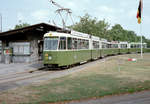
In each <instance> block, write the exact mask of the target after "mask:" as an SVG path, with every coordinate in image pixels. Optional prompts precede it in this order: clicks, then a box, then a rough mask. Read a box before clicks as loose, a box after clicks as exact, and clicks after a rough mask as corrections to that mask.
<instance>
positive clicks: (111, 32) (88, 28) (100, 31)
mask: <svg viewBox="0 0 150 104" xmlns="http://www.w3.org/2000/svg"><path fill="white" fill-rule="evenodd" d="M109 27H110V25H109V23H108V22H106V21H105V20H100V21H98V20H97V18H91V16H90V15H89V14H85V15H84V16H83V17H80V21H79V22H78V23H76V24H75V25H73V26H70V28H72V29H73V30H76V31H79V32H83V33H87V34H91V35H95V36H98V37H100V38H105V39H107V40H108V41H127V42H140V36H137V35H136V33H135V32H134V31H130V30H125V29H124V28H123V27H122V26H121V25H120V24H116V25H114V26H112V28H111V29H108V28H109ZM143 42H146V43H147V45H148V46H150V40H148V39H146V38H145V37H144V36H143Z"/></svg>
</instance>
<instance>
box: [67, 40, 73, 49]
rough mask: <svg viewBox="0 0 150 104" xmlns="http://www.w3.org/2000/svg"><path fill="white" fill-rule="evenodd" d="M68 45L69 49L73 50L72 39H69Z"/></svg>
mask: <svg viewBox="0 0 150 104" xmlns="http://www.w3.org/2000/svg"><path fill="white" fill-rule="evenodd" d="M67 45H68V49H72V38H68V40H67Z"/></svg>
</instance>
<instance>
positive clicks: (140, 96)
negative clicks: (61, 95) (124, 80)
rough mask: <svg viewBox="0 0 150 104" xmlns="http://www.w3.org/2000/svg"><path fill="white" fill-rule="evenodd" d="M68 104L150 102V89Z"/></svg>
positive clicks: (146, 103)
mask: <svg viewBox="0 0 150 104" xmlns="http://www.w3.org/2000/svg"><path fill="white" fill-rule="evenodd" d="M66 104H150V91H144V92H139V93H134V94H126V95H120V96H109V97H104V98H99V99H91V100H85V101H78V102H77V101H76V102H70V103H66Z"/></svg>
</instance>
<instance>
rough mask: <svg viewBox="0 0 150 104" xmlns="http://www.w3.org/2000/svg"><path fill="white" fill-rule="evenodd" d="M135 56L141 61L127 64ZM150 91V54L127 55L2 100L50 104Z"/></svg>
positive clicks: (18, 91)
mask: <svg viewBox="0 0 150 104" xmlns="http://www.w3.org/2000/svg"><path fill="white" fill-rule="evenodd" d="M133 57H134V58H137V62H129V61H127V60H128V58H133ZM118 65H119V66H118ZM118 68H120V71H119V70H118ZM149 89H150V54H144V59H140V56H139V55H123V56H115V57H113V58H110V59H106V60H105V62H101V61H98V62H95V64H93V65H90V66H89V67H88V68H85V70H83V71H80V72H76V73H74V74H71V75H68V76H65V77H62V78H58V79H54V80H50V81H47V82H44V83H40V84H36V85H32V86H28V87H23V88H19V89H15V90H11V91H8V92H5V93H2V94H1V95H0V101H3V102H6V104H7V103H8V104H9V103H10V102H11V104H13V103H14V104H15V103H20V104H47V103H51V102H62V101H70V100H79V99H88V98H93V97H102V96H106V95H114V94H122V93H132V92H136V91H142V90H149ZM9 96H11V98H9Z"/></svg>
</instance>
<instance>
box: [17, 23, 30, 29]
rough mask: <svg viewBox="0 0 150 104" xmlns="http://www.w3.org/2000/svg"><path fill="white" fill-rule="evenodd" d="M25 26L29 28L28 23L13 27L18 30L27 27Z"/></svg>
mask: <svg viewBox="0 0 150 104" xmlns="http://www.w3.org/2000/svg"><path fill="white" fill-rule="evenodd" d="M27 26H30V24H28V23H22V24H17V25H16V26H15V29H20V28H23V27H27Z"/></svg>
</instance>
